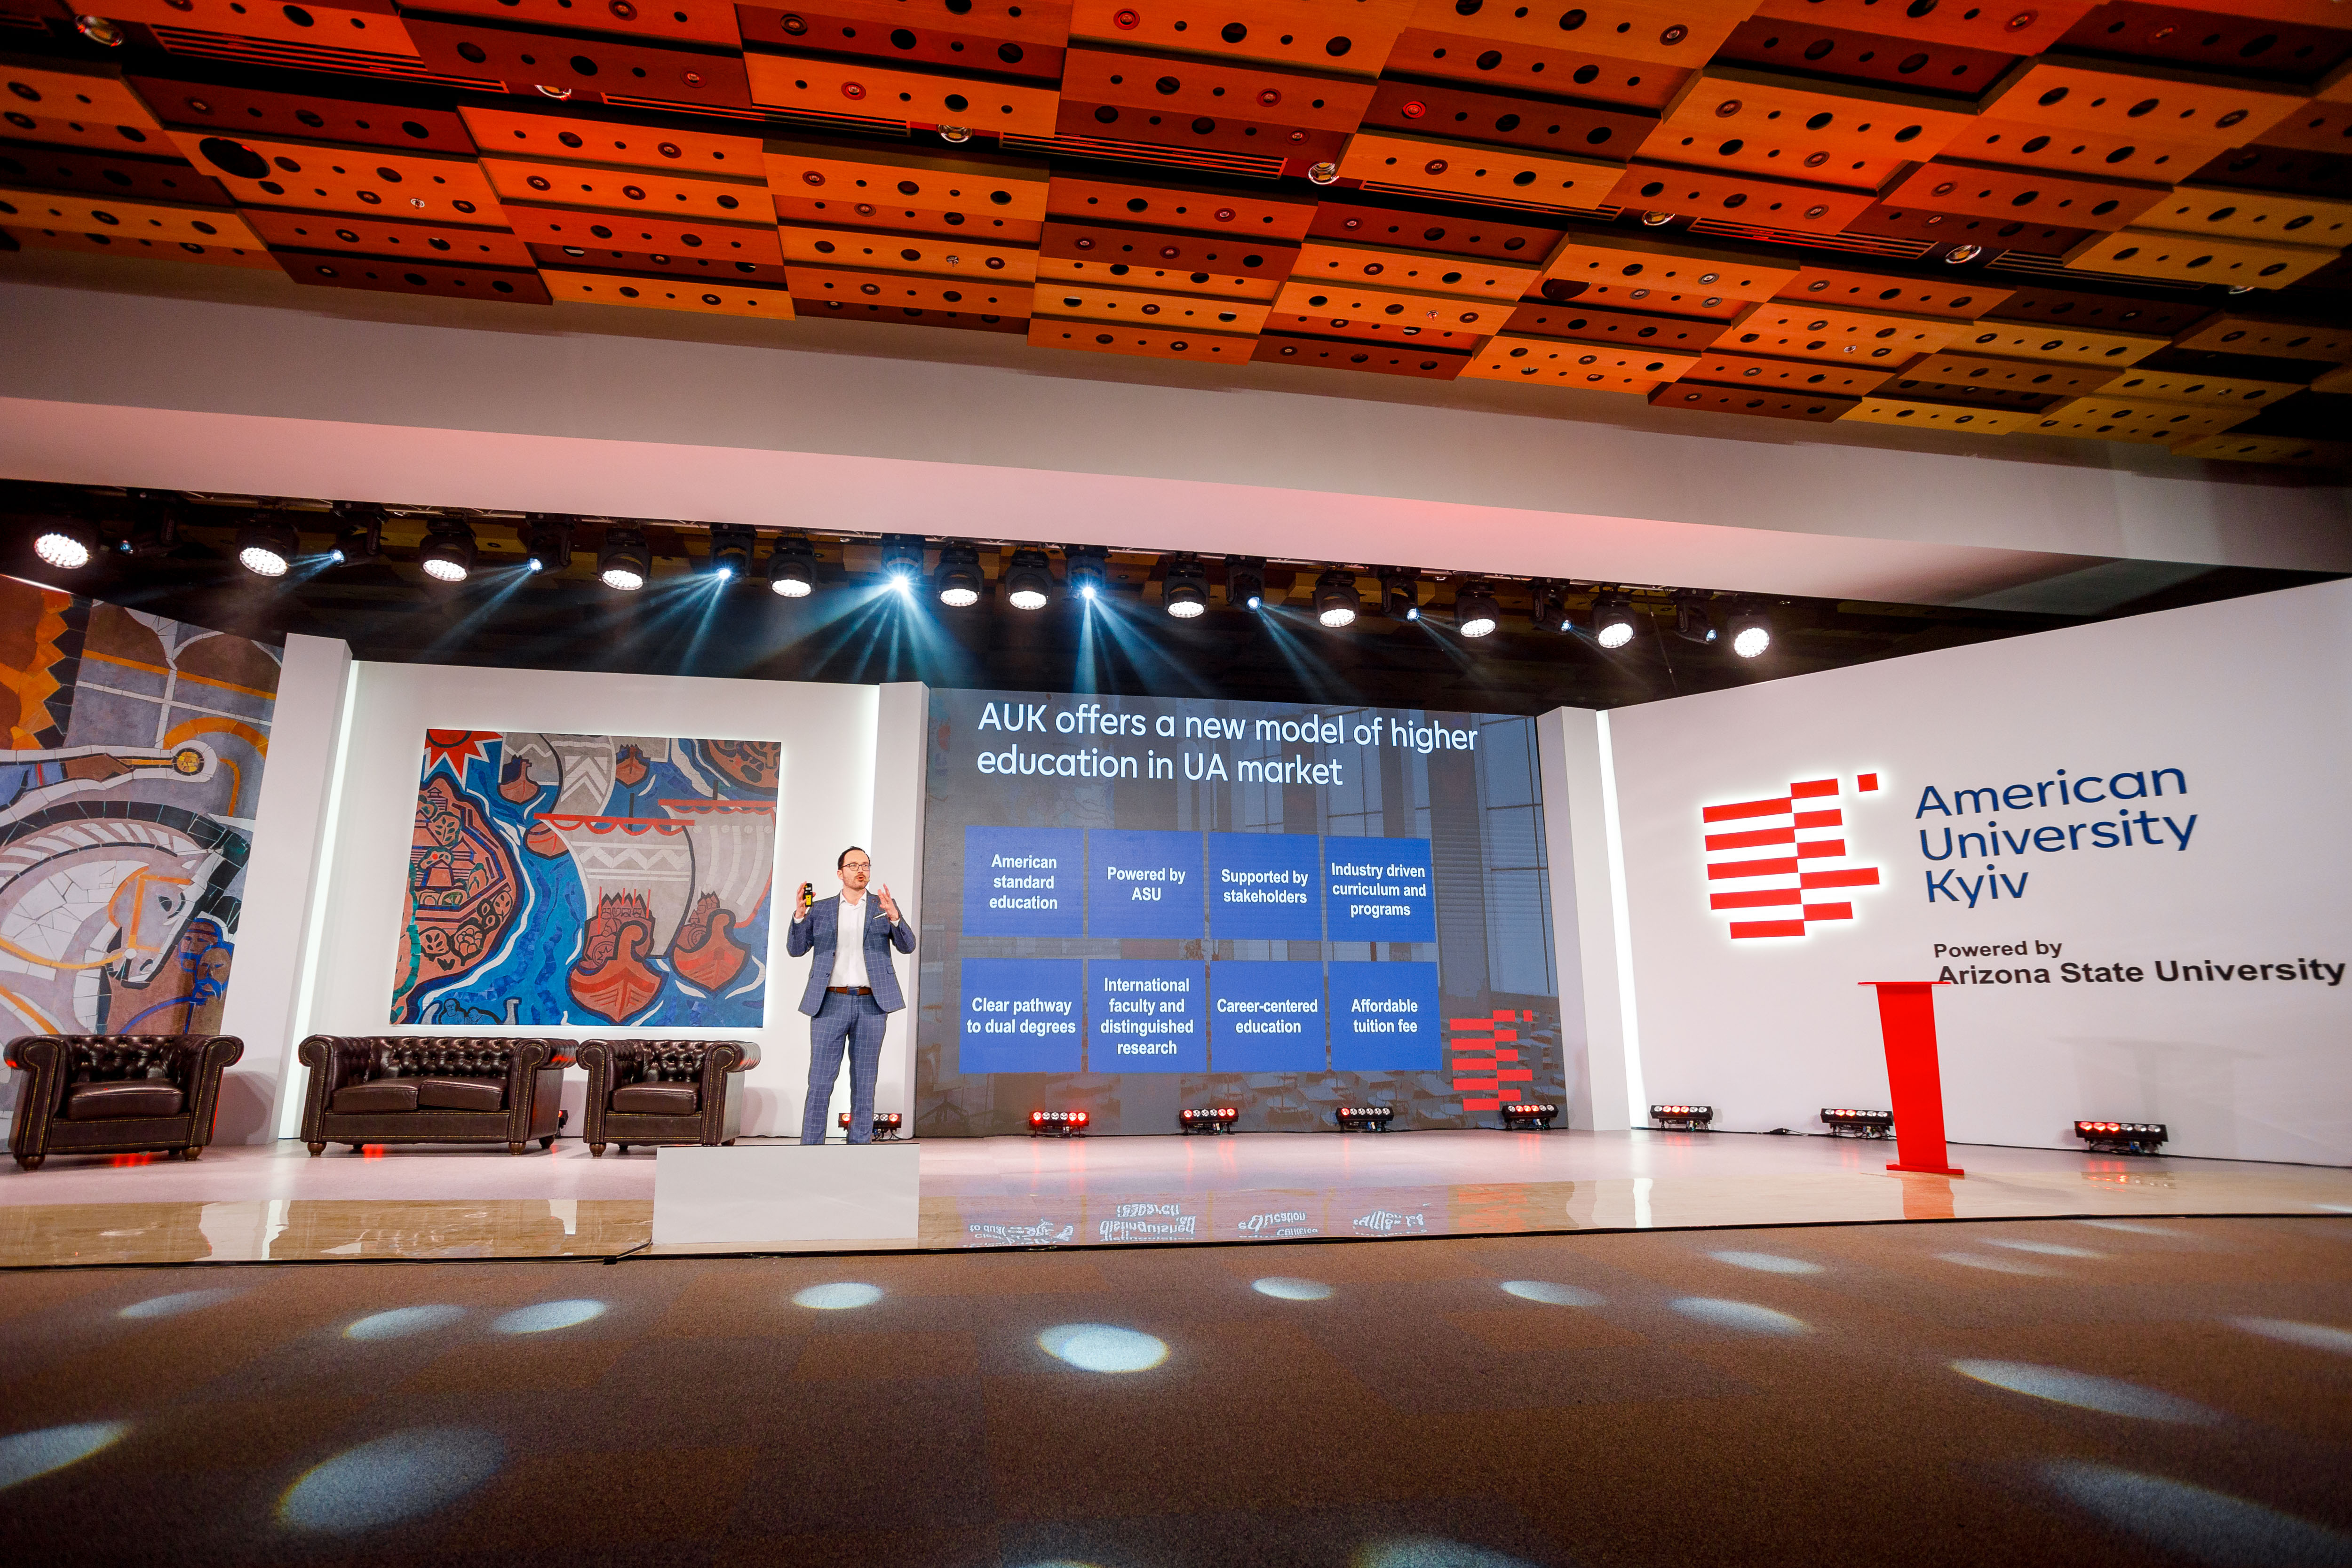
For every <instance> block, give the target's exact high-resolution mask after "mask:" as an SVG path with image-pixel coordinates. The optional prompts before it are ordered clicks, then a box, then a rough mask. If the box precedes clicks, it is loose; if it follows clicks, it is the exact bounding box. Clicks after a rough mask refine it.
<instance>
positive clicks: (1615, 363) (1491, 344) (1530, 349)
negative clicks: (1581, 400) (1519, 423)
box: [1462, 332, 1696, 397]
mask: <svg viewBox="0 0 2352 1568" xmlns="http://www.w3.org/2000/svg"><path fill="white" fill-rule="evenodd" d="M1695 360H1696V356H1694V355H1691V354H1687V353H1667V352H1664V351H1655V352H1653V351H1648V350H1643V351H1641V352H1635V351H1633V350H1632V349H1629V348H1627V347H1625V346H1624V345H1622V344H1619V345H1614V346H1607V345H1601V344H1591V343H1569V342H1560V341H1559V339H1557V338H1542V337H1526V336H1522V335H1520V334H1517V333H1515V332H1506V333H1502V334H1499V335H1497V336H1496V337H1493V338H1490V339H1488V340H1487V341H1486V343H1485V344H1484V346H1482V347H1480V348H1479V349H1478V351H1477V352H1476V353H1474V354H1473V355H1471V358H1470V363H1468V364H1466V365H1465V366H1463V367H1462V374H1464V375H1466V376H1472V377H1475V378H1477V379H1480V380H1485V381H1516V382H1520V383H1522V384H1528V385H1534V386H1569V387H1575V388H1577V389H1579V390H1580V391H1585V392H1624V393H1632V394H1633V395H1635V396H1637V397H1646V396H1648V395H1650V394H1651V393H1652V392H1654V391H1656V390H1657V388H1658V387H1659V386H1661V385H1662V384H1664V383H1667V382H1670V381H1673V380H1675V379H1676V378H1677V377H1679V376H1681V375H1682V374H1684V373H1685V372H1686V371H1688V370H1689V368H1690V367H1691V365H1692V364H1693V363H1695Z"/></svg>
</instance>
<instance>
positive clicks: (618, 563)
mask: <svg viewBox="0 0 2352 1568" xmlns="http://www.w3.org/2000/svg"><path fill="white" fill-rule="evenodd" d="M653 574H654V552H653V551H652V549H651V548H650V547H648V546H647V545H646V535H645V531H644V530H643V529H639V528H625V527H623V526H621V525H620V524H618V523H615V524H614V526H612V527H610V528H607V529H606V530H605V531H604V549H602V550H600V551H598V552H596V576H597V578H598V579H599V580H600V581H602V582H603V583H604V586H606V587H607V588H617V589H619V590H620V591H621V592H622V593H624V594H634V593H635V592H636V591H637V590H638V589H640V588H642V587H644V586H645V585H646V578H648V577H650V576H652V575H653Z"/></svg>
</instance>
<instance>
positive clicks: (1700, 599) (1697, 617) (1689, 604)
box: [1675, 594, 1717, 643]
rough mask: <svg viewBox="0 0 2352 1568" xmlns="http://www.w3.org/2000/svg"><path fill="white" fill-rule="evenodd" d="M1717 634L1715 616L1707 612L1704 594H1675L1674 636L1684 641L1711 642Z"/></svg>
mask: <svg viewBox="0 0 2352 1568" xmlns="http://www.w3.org/2000/svg"><path fill="white" fill-rule="evenodd" d="M1675 636H1676V637H1681V638H1682V639H1683V640H1684V641H1685V642H1695V643H1711V642H1713V641H1715V639H1716V637H1717V631H1716V626H1715V617H1714V616H1711V615H1709V614H1707V609H1706V597H1705V595H1699V594H1676V595H1675Z"/></svg>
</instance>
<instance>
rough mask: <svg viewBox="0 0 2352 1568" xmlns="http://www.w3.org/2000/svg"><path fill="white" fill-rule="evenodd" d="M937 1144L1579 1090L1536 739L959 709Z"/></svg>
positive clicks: (937, 1009) (1427, 1120)
mask: <svg viewBox="0 0 2352 1568" xmlns="http://www.w3.org/2000/svg"><path fill="white" fill-rule="evenodd" d="M930 717H931V732H930V766H929V801H928V805H927V808H926V816H925V823H924V846H923V879H924V900H925V904H926V908H927V910H928V911H929V912H928V916H927V920H926V922H925V924H926V930H925V941H924V946H923V963H922V993H921V1002H920V1009H921V1016H920V1019H919V1032H918V1035H917V1053H916V1067H915V1080H916V1125H917V1130H918V1131H919V1132H920V1133H922V1134H923V1135H925V1136H929V1137H940V1136H958V1135H968V1136H985V1135H990V1134H997V1133H1010V1132H1020V1131H1026V1130H1027V1126H1028V1117H1029V1113H1030V1112H1031V1111H1032V1110H1085V1111H1087V1113H1088V1114H1089V1116H1090V1117H1091V1125H1090V1127H1089V1131H1093V1132H1097V1133H1115V1132H1130V1133H1148V1132H1172V1131H1178V1128H1179V1122H1178V1113H1179V1112H1180V1110H1183V1109H1185V1108H1188V1107H1198V1106H1209V1105H1218V1106H1231V1107H1234V1109H1235V1110H1238V1111H1239V1112H1240V1117H1239V1123H1238V1125H1239V1127H1240V1128H1241V1129H1242V1130H1244V1131H1310V1130H1317V1129H1323V1130H1328V1129H1330V1128H1331V1127H1332V1126H1333V1115H1332V1113H1333V1111H1334V1110H1336V1109H1337V1108H1339V1106H1341V1105H1347V1104H1358V1103H1376V1104H1382V1105H1389V1106H1392V1107H1394V1108H1395V1111H1396V1116H1395V1121H1394V1125H1395V1126H1397V1127H1400V1128H1402V1127H1413V1126H1418V1127H1466V1126H1478V1125H1489V1126H1491V1125H1494V1124H1495V1122H1496V1108H1497V1106H1498V1104H1500V1103H1502V1102H1505V1101H1508V1100H1521V1099H1528V1098H1535V1099H1540V1100H1550V1101H1553V1102H1558V1101H1559V1099H1560V1097H1561V1094H1562V1090H1563V1085H1562V1082H1561V1077H1562V1073H1561V1053H1560V1016H1559V996H1558V991H1559V986H1558V984H1557V976H1556V973H1555V970H1554V957H1553V941H1552V910H1551V903H1550V885H1549V865H1548V856H1547V851H1546V847H1545V842H1544V817H1543V798H1542V782H1541V771H1540V768H1539V766H1538V753H1537V741H1536V721H1534V720H1533V719H1528V718H1520V717H1516V716H1511V715H1502V714H1490V713H1440V712H1428V711H1423V710H1404V709H1382V708H1360V707H1323V708H1308V707H1302V706H1297V705H1292V704H1286V703H1266V702H1243V701H1224V700H1191V699H1181V698H1153V697H1091V696H1070V695H1062V694H1049V693H1044V692H1017V691H1013V692H1007V691H935V692H933V693H932V695H931V710H930Z"/></svg>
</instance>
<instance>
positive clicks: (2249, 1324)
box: [2230, 1318, 2352, 1355]
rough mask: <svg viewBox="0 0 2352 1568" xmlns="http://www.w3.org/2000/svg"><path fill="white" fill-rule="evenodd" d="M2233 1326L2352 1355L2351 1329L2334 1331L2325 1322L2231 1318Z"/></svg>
mask: <svg viewBox="0 0 2352 1568" xmlns="http://www.w3.org/2000/svg"><path fill="white" fill-rule="evenodd" d="M2230 1322H2231V1326H2232V1327H2235V1328H2241V1329H2243V1330H2245V1331H2246V1332H2248V1333H2250V1334H2260V1335H2261V1336H2262V1337H2263V1338H2264V1339H2266V1340H2277V1341H2279V1342H2282V1343H2284V1344H2290V1345H2304V1346H2306V1347H2308V1348H2309V1349H2312V1350H2315V1351H2334V1352H2336V1354H2337V1355H2352V1329H2331V1328H2329V1327H2328V1326H2327V1325H2326V1323H2298V1322H2296V1321H2294V1320H2293V1319H2290V1318H2232V1319H2231V1320H2230Z"/></svg>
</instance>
